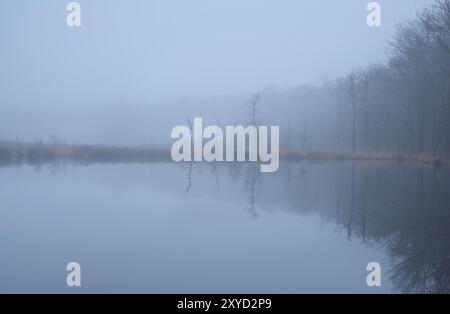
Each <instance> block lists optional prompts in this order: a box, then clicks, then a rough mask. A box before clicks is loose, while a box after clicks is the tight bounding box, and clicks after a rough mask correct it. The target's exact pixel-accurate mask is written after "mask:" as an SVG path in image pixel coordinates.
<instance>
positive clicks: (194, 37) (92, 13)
mask: <svg viewBox="0 0 450 314" xmlns="http://www.w3.org/2000/svg"><path fill="white" fill-rule="evenodd" d="M68 2H69V1H61V0H41V1H22V0H20V1H18V0H14V1H12V0H10V1H1V3H0V46H1V50H0V68H1V71H0V101H1V103H3V104H7V105H18V104H20V105H26V106H35V105H51V106H70V105H76V106H91V105H95V104H102V105H107V104H108V103H110V102H116V103H121V102H123V103H129V102H134V103H139V102H144V101H154V100H160V99H176V98H179V97H198V96H202V97H210V96H214V95H221V94H229V93H237V92H244V93H247V92H253V91H256V90H260V89H261V88H264V87H266V86H294V85H302V84H317V83H320V82H321V80H322V79H326V78H328V79H330V78H335V77H337V76H339V75H343V74H345V73H348V72H349V71H351V69H352V68H353V67H358V66H364V65H367V64H369V63H373V62H379V61H382V60H383V59H384V52H385V49H386V42H387V40H388V39H389V37H390V36H391V35H392V34H393V31H394V26H395V25H396V24H397V23H399V22H402V21H404V20H406V19H408V18H412V17H414V16H415V12H416V10H417V9H419V8H422V7H423V6H424V5H426V4H429V3H430V2H431V0H396V1H387V0H385V1H380V3H381V4H382V8H383V15H382V23H383V26H382V27H381V28H369V27H368V26H367V25H366V15H367V13H366V5H367V3H368V2H369V1H365V0H346V1H336V0H320V1H317V0H315V1H312V0H308V1H302V0H282V1H279V0H245V1H242V0H226V1H225V0H216V1H211V0H178V1H175V0H169V1H168V0H160V1H148V0H146V1H144V0H132V1H128V0H127V1H124V0H123V1H119V0H114V1H111V0H108V1H106V0H95V1H86V0H84V1H83V0H81V1H79V3H80V4H81V9H82V26H81V28H69V27H68V26H67V25H66V15H67V12H66V10H65V6H66V4H67V3H68Z"/></svg>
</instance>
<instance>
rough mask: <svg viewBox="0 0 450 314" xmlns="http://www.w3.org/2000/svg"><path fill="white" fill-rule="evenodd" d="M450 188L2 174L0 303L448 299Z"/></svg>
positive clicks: (339, 167) (442, 180)
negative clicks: (181, 296) (15, 295)
mask: <svg viewBox="0 0 450 314" xmlns="http://www.w3.org/2000/svg"><path fill="white" fill-rule="evenodd" d="M449 178H450V176H449V171H448V169H445V168H441V169H433V168H431V167H424V166H418V165H415V164H406V163H405V164H389V163H351V162H339V163H307V162H299V163H282V164H281V166H280V169H279V171H278V172H276V173H274V174H262V173H259V167H258V166H257V165H251V164H243V165H239V166H235V165H233V166H231V165H227V164H221V165H218V166H217V165H216V166H215V165H207V164H193V165H188V164H183V165H180V164H171V163H157V164H92V165H89V166H81V165H77V166H75V165H70V164H48V165H42V166H39V167H36V166H29V165H28V166H27V165H21V166H7V167H6V166H5V167H1V168H0V198H1V206H0V248H1V253H0V254H1V258H0V291H1V292H151V293H227V292H229V293H302V292H326V293H328V292H344V293H350V292H362V293H381V292H419V291H420V292H449V291H450V245H449V243H450V228H449V226H450V208H449V206H448V205H449V196H448V194H449V193H448V191H449V189H448V188H449V186H450V185H449ZM71 261H76V262H79V263H80V264H81V268H82V287H80V288H69V287H67V286H66V281H65V277H66V274H67V273H68V272H67V271H66V269H65V268H66V265H67V263H69V262H71ZM372 261H376V262H378V263H380V265H381V267H382V286H381V287H376V288H370V287H368V286H367V284H366V276H367V274H368V272H367V271H366V266H367V264H368V263H369V262H372Z"/></svg>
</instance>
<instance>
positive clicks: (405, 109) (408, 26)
mask: <svg viewBox="0 0 450 314" xmlns="http://www.w3.org/2000/svg"><path fill="white" fill-rule="evenodd" d="M388 54H389V55H388V61H387V62H386V63H385V64H378V65H371V66H368V67H367V68H365V69H361V70H354V71H352V72H351V73H350V74H349V75H347V76H346V77H344V78H341V79H338V80H336V81H334V82H332V83H329V84H328V86H327V89H329V90H330V91H331V92H332V94H333V97H334V98H335V99H336V105H337V107H338V113H339V119H340V123H339V124H338V125H340V130H338V131H339V133H340V135H341V136H340V138H341V139H342V141H343V142H344V144H345V146H346V147H348V148H351V149H352V151H354V152H357V151H363V150H364V151H395V152H399V153H405V154H431V155H434V156H436V157H438V158H440V157H441V156H443V155H447V156H448V155H449V153H450V124H449V123H448V121H450V119H449V118H450V97H449V96H450V94H449V93H450V91H449V89H450V0H436V1H435V2H434V4H433V5H432V6H430V7H428V8H426V9H424V10H422V11H420V12H418V14H417V17H416V19H414V20H411V21H408V22H406V23H404V24H402V25H400V26H399V27H398V28H397V30H396V33H395V35H394V37H393V38H392V39H391V40H390V43H389V49H388Z"/></svg>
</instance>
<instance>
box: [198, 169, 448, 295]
mask: <svg viewBox="0 0 450 314" xmlns="http://www.w3.org/2000/svg"><path fill="white" fill-rule="evenodd" d="M208 167H209V166H205V167H202V166H200V165H198V167H196V166H194V167H193V169H191V172H192V173H191V175H193V176H195V175H196V172H198V173H200V176H201V177H203V175H204V170H205V168H208ZM200 168H203V169H200ZM221 170H222V171H221ZM213 174H214V176H215V181H216V182H221V180H224V181H227V180H231V185H232V186H238V188H236V189H237V190H236V191H237V193H242V191H245V192H244V193H245V194H246V197H245V199H246V200H247V201H246V204H244V205H243V208H244V209H246V210H247V209H249V210H250V213H251V215H252V216H254V217H258V215H259V214H261V211H262V210H271V209H272V208H283V210H291V211H295V212H297V213H299V214H302V215H304V214H313V215H319V216H320V217H321V218H322V219H324V220H326V221H330V222H332V223H333V224H335V225H336V226H337V228H338V229H339V230H341V231H342V232H345V233H346V234H347V235H348V238H349V241H354V240H359V241H361V243H363V245H368V246H372V245H375V246H380V245H382V246H384V247H385V248H386V250H387V253H388V258H389V262H390V264H391V267H390V270H389V276H390V278H391V281H392V283H393V285H394V287H395V289H396V290H398V291H401V292H434V293H444V292H450V228H449V226H450V206H449V205H450V195H449V193H446V192H447V191H448V190H449V189H448V187H449V186H450V171H449V169H448V168H446V167H440V168H439V167H434V168H433V167H431V166H423V165H421V164H417V163H386V162H385V163H383V162H379V163H371V162H361V163H352V162H341V163H336V162H335V163H318V164H316V163H283V164H282V166H281V168H280V170H279V171H278V172H277V173H275V174H271V175H268V176H266V175H261V174H259V173H258V171H257V167H255V166H254V165H249V164H246V165H243V164H241V165H238V166H233V167H231V166H224V167H223V169H219V171H218V170H217V167H214V170H212V173H209V172H208V171H207V176H210V175H213ZM203 179H205V178H204V177H203V178H197V180H203ZM194 181H195V180H194ZM189 184H192V181H191V180H190V179H189ZM217 184H219V183H217ZM221 185H226V184H223V183H222V184H221ZM194 186H195V183H194ZM239 187H241V188H239ZM227 197H228V196H227ZM325 200H326V201H325Z"/></svg>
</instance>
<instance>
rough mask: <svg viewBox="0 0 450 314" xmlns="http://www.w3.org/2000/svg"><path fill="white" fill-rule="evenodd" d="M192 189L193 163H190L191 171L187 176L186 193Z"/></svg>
mask: <svg viewBox="0 0 450 314" xmlns="http://www.w3.org/2000/svg"><path fill="white" fill-rule="evenodd" d="M191 187H192V162H191V163H189V171H188V174H187V187H186V192H189V191H190V190H191Z"/></svg>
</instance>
